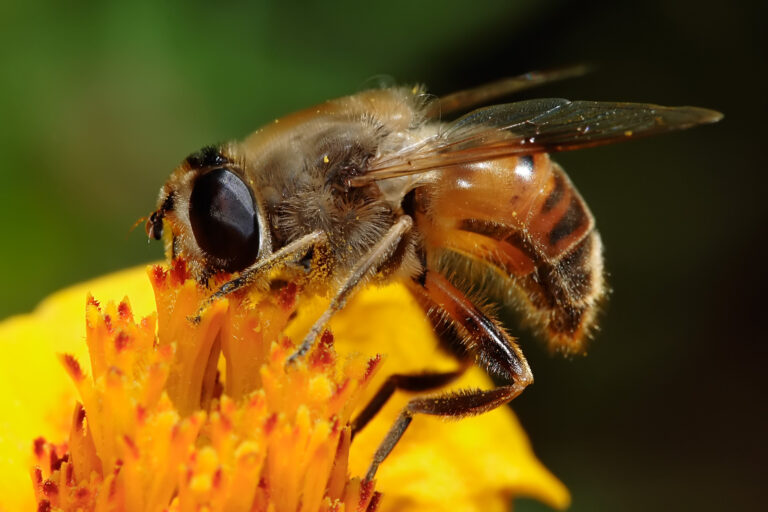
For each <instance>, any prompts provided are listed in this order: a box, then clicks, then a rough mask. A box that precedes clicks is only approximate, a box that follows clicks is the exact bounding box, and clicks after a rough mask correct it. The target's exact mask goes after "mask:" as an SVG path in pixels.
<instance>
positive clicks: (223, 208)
mask: <svg viewBox="0 0 768 512" xmlns="http://www.w3.org/2000/svg"><path fill="white" fill-rule="evenodd" d="M189 222H190V224H191V225H192V233H193V234H194V235H195V240H196V241H197V245H198V246H199V247H200V249H202V251H203V252H205V253H206V254H207V255H208V256H210V257H211V260H212V261H211V263H214V264H215V266H216V267H218V268H219V269H221V270H226V271H227V272H237V271H239V270H243V269H244V268H245V267H247V266H248V265H250V264H251V263H253V262H254V261H256V257H257V256H258V255H259V218H258V213H257V210H256V202H255V200H254V197H253V193H252V192H251V189H250V188H249V187H248V186H247V185H246V184H245V182H243V180H242V179H241V178H240V177H239V176H238V175H237V174H235V173H234V172H232V171H230V170H229V169H225V168H219V169H213V170H211V171H208V172H206V173H205V174H203V175H201V176H199V177H198V178H197V180H195V184H194V187H193V189H192V195H191V196H190V198H189Z"/></svg>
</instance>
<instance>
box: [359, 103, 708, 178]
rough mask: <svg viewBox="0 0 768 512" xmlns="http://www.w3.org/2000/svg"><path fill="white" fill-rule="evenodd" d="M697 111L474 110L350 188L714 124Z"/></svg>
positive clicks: (602, 106)
mask: <svg viewBox="0 0 768 512" xmlns="http://www.w3.org/2000/svg"><path fill="white" fill-rule="evenodd" d="M721 118H722V114H720V113H719V112H715V111H713V110H707V109H703V108H698V107H662V106H659V105H651V104H642V103H612V102H600V101H569V100H565V99H556V98H555V99H538V100H528V101H520V102H517V103H507V104H504V105H494V106H491V107H486V108H481V109H477V110H475V111H473V112H470V113H469V114H467V115H465V116H463V117H460V118H459V119H457V120H456V121H454V122H452V123H450V124H448V125H447V126H446V128H445V129H444V130H442V131H441V132H440V133H438V134H437V135H434V136H432V137H429V138H427V139H425V140H423V141H421V142H420V143H419V144H416V145H413V146H411V147H408V148H405V149H403V150H401V151H399V152H397V153H394V154H391V155H387V156H385V157H384V158H381V159H380V160H378V161H374V162H371V167H370V169H369V171H368V172H367V173H366V174H365V175H363V176H359V177H357V178H355V179H354V180H353V181H352V185H354V186H358V185H362V184H365V183H369V182H371V181H377V180H381V179H387V178H393V177H397V176H404V175H409V174H416V173H420V172H425V171H428V170H431V169H436V168H439V167H447V166H450V165H458V164H466V163H471V162H481V161H485V160H492V159H494V158H501V157H506V156H513V155H519V154H531V153H540V152H556V151H568V150H572V149H579V148H584V147H591V146H598V145H602V144H611V143H614V142H620V141H623V140H628V139H633V138H637V137H646V136H649V135H656V134H659V133H666V132H670V131H674V130H684V129H686V128H690V127H692V126H696V125H700V124H706V123H714V122H716V121H719V120H720V119H721Z"/></svg>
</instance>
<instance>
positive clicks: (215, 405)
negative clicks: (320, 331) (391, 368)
mask: <svg viewBox="0 0 768 512" xmlns="http://www.w3.org/2000/svg"><path fill="white" fill-rule="evenodd" d="M149 277H150V281H151V283H152V286H153V289H154V293H155V301H156V304H157V313H155V314H152V315H150V316H148V317H145V318H142V319H139V320H135V319H134V315H133V312H132V310H131V307H130V305H129V303H128V301H127V300H124V301H122V302H120V303H119V304H114V303H109V304H106V305H105V306H101V305H100V304H99V303H98V302H97V301H96V300H95V299H93V298H92V297H89V298H88V300H87V305H86V325H87V327H86V342H87V344H88V351H89V357H90V361H89V363H90V374H89V375H87V374H86V372H85V371H84V370H83V369H82V368H83V366H82V365H81V364H80V362H79V361H78V360H77V359H76V358H75V357H73V356H71V355H67V354H64V355H62V356H61V357H60V359H61V362H62V364H63V366H64V368H65V370H66V372H67V373H68V374H69V376H70V377H71V379H72V381H73V382H74V384H75V386H76V388H77V391H78V394H79V402H78V403H77V405H76V406H75V408H74V412H73V416H72V427H71V430H70V432H69V437H68V439H67V440H66V441H64V442H62V440H50V441H49V440H45V439H42V438H38V439H37V440H36V441H35V443H34V455H35V459H36V465H35V467H34V469H33V470H32V478H33V483H34V486H35V496H36V499H37V502H38V509H39V510H97V511H101V510H104V511H106V510H126V511H151V510H158V511H159V510H170V511H177V510H178V511H181V510H232V511H237V510H242V511H252V510H274V511H291V512H293V511H322V510H329V511H330V510H374V509H376V508H377V506H378V503H379V498H380V495H379V493H378V492H376V491H375V489H374V482H363V481H361V479H360V478H357V477H350V475H349V474H348V460H347V459H348V456H349V449H350V439H351V433H350V427H349V422H350V415H351V414H352V412H353V410H354V408H355V407H357V406H359V403H358V402H359V400H360V397H361V394H362V391H363V390H364V389H365V388H366V386H367V385H368V384H369V382H370V380H371V378H372V377H373V375H374V374H375V373H376V368H377V367H378V362H379V361H380V359H368V358H365V357H362V356H357V357H355V356H348V357H341V356H339V355H338V354H336V352H335V349H334V343H333V335H332V334H331V333H330V332H326V333H325V334H324V335H323V336H322V342H321V343H319V344H318V346H317V347H316V349H315V350H314V351H313V352H312V353H310V354H309V357H307V358H306V359H305V360H303V361H299V362H298V363H297V364H295V365H291V366H290V367H286V365H285V362H286V359H287V358H288V356H290V354H291V352H292V350H293V344H292V342H291V341H290V340H289V339H288V338H287V337H285V336H284V335H283V334H282V332H283V329H284V328H285V326H286V325H287V323H288V321H289V319H290V318H291V317H292V315H293V314H294V312H295V309H296V304H297V301H296V294H297V288H296V285H295V284H293V283H289V284H286V285H285V286H283V287H282V288H281V289H279V290H277V291H276V292H274V293H269V294H261V295H254V294H248V295H246V294H240V295H239V296H234V297H232V296H231V297H229V298H227V299H226V300H221V301H218V302H215V303H213V304H212V305H211V306H210V307H209V308H208V309H206V310H205V311H204V312H203V314H202V316H201V321H200V322H199V323H197V324H194V323H192V322H190V321H188V320H187V318H188V317H189V316H190V315H192V314H194V313H195V312H196V310H197V308H198V307H199V304H200V303H201V302H202V301H203V300H204V299H205V297H206V293H207V290H206V288H204V287H202V286H200V285H199V284H198V283H196V282H195V281H194V280H191V279H189V275H188V273H187V271H186V268H185V267H184V265H183V264H182V263H181V262H176V263H175V264H174V265H173V266H172V267H171V268H166V267H161V266H154V267H152V268H150V270H149Z"/></svg>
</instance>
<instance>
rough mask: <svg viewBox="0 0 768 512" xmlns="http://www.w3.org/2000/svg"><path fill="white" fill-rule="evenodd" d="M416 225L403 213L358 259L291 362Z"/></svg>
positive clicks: (306, 349)
mask: <svg viewBox="0 0 768 512" xmlns="http://www.w3.org/2000/svg"><path fill="white" fill-rule="evenodd" d="M412 226H413V219H411V218H410V217H409V216H408V215H403V216H401V217H400V218H398V219H397V221H396V222H395V223H394V224H393V225H392V227H391V228H389V231H387V232H386V233H385V234H384V236H383V237H381V240H379V241H378V242H376V244H375V245H374V246H373V247H371V249H370V250H369V251H368V253H366V255H365V256H363V257H362V258H361V259H360V261H358V262H357V263H355V265H354V266H353V267H352V270H351V271H350V272H349V274H348V275H347V276H346V277H345V279H344V282H343V283H342V285H341V287H340V288H339V289H338V290H337V291H336V295H335V296H334V297H333V299H331V303H330V304H329V305H328V308H327V309H326V310H325V312H323V314H322V315H321V316H320V318H318V319H317V320H316V321H315V323H314V325H312V328H311V329H310V330H309V332H308V333H307V335H306V336H305V337H304V341H302V343H301V345H300V346H299V348H298V349H296V352H294V353H293V355H291V357H289V358H288V363H292V362H293V361H295V360H296V358H298V357H301V356H303V355H304V354H306V353H307V351H308V350H309V349H310V348H312V345H313V344H314V343H315V340H316V339H317V337H318V336H319V335H320V332H321V331H322V330H323V328H324V327H325V326H326V324H327V323H328V321H330V319H331V317H332V316H333V315H334V313H336V312H337V311H339V310H340V309H342V308H343V307H344V305H345V304H346V303H347V300H348V299H349V298H350V297H351V296H352V294H353V293H354V292H355V291H357V288H358V287H359V285H360V284H361V283H363V282H364V281H365V278H366V277H367V276H368V275H369V274H371V273H373V272H375V271H376V270H378V269H379V268H380V267H381V265H382V264H383V263H385V262H386V261H387V259H388V258H389V257H390V256H391V255H392V253H393V252H394V251H395V250H396V249H397V246H398V244H399V243H400V240H401V239H402V238H403V235H405V234H406V233H407V232H408V231H410V230H411V227H412Z"/></svg>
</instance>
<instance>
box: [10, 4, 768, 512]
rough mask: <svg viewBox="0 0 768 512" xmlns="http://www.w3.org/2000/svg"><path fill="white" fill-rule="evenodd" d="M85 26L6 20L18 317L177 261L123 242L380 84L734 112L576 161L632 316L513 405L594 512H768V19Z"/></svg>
mask: <svg viewBox="0 0 768 512" xmlns="http://www.w3.org/2000/svg"><path fill="white" fill-rule="evenodd" d="M69 4H70V5H68V6H67V7H62V6H60V5H59V3H58V2H53V1H50V2H29V3H24V4H23V5H22V4H21V3H18V5H3V6H2V7H0V20H1V21H0V65H1V66H2V68H1V69H2V71H1V72H0V135H1V136H0V154H2V158H0V172H1V173H2V174H1V175H0V176H1V177H2V187H0V219H2V220H1V221H0V222H2V225H1V226H0V228H1V229H2V237H3V238H2V240H3V241H2V254H0V263H2V268H3V269H4V271H5V272H4V275H3V278H2V281H3V289H4V291H3V293H2V295H0V316H6V315H9V314H12V313H18V312H23V311H26V310H29V309H30V308H32V307H33V306H34V304H35V303H36V302H37V301H38V300H40V299H41V298H42V297H43V296H45V295H46V294H48V293H49V292H52V291H54V290H56V289H57V288H60V287H62V286H65V285H68V284H71V283H74V282H77V281H80V280H83V279H85V278H88V277H93V276H97V275H99V274H102V273H105V272H108V271H112V270H116V269H119V268H123V267H125V266H128V265H133V264H136V263H140V262H146V261H149V260H154V259H158V258H160V257H161V248H160V246H159V244H155V245H151V246H150V245H148V244H147V243H146V241H145V239H144V236H143V230H142V229H139V230H137V231H136V232H134V233H132V234H129V233H128V228H129V227H130V226H131V224H132V223H133V222H134V221H135V219H137V218H138V217H140V216H142V215H145V214H146V213H147V212H149V211H150V210H151V209H152V208H153V206H154V201H155V197H156V193H157V190H158V189H159V187H160V185H161V184H162V183H163V181H164V180H165V178H166V177H167V175H168V174H169V172H170V171H171V169H172V168H173V167H174V166H175V165H176V164H177V163H178V162H179V161H180V160H181V159H182V158H183V157H184V156H185V155H186V154H188V153H190V152H192V151H193V150H195V149H197V148H199V147H201V146H203V145H206V144H209V143H212V142H217V141H223V140H227V139H232V138H239V137H243V136H245V135H246V134H248V133H249V132H250V131H252V130H253V129H255V128H256V127H258V126H259V125H260V124H262V123H264V122H267V121H269V120H271V119H273V118H274V117H277V116H280V115H283V114H285V113H288V112H290V111H292V110H295V109H298V108H302V107H306V106H309V105H311V104H313V103H316V102H319V101H322V100H324V99H327V98H332V97H337V96H341V95H344V94H348V93H353V92H355V91H357V90H360V89H361V88H364V87H366V86H367V85H371V84H374V83H376V81H377V78H376V77H377V75H379V74H382V73H384V74H387V75H390V76H391V77H393V79H394V81H396V82H405V83H413V82H424V83H427V84H429V85H430V87H431V90H432V91H433V92H435V93H438V94H440V93H446V92H450V91H452V90H454V89H458V88H461V87H467V86H473V85H477V84H479V83H482V82H484V81H487V80H492V79H496V78H499V77H502V76H506V75H511V74H517V73H521V72H525V71H529V70H532V69H542V68H551V67H556V66H562V65H570V64H575V63H590V64H593V65H594V66H595V71H594V72H592V73H591V74H590V75H588V76H586V77H584V78H581V79H575V80H571V81H567V82H564V83H559V84H553V85H550V86H547V87H544V88H541V89H540V90H534V91H532V92H530V93H526V94H525V95H522V96H521V97H523V98H525V97H538V96H564V97H569V98H573V99H594V100H624V101H644V102H645V101H647V102H654V103H661V104H669V105H699V106H705V107H710V108H714V109H718V110H721V111H722V112H724V113H725V119H724V121H722V122H721V123H720V124H718V125H715V126H708V127H703V128H699V129H696V130H692V131H689V132H684V133H679V134H674V135H669V136H666V137H661V138H655V139H647V140H642V141H637V142H632V143H628V144H621V145H617V146H610V147H604V148H599V149H590V150H584V151H580V152H575V153H569V154H562V155H558V156H557V159H558V161H560V162H561V163H562V164H563V166H564V167H565V168H566V169H567V170H568V172H569V174H570V176H571V178H572V179H573V181H574V182H575V183H576V184H577V185H578V187H579V189H580V190H581V192H582V194H583V195H584V196H585V198H586V199H587V201H588V203H589V204H590V206H591V208H592V210H593V212H594V214H595V216H596V218H597V220H598V226H599V227H600V230H601V232H602V236H603V240H604V243H605V246H606V258H607V268H608V272H609V274H610V276H609V278H610V283H611V286H612V288H613V293H612V295H611V300H610V303H609V304H608V306H607V312H606V314H605V315H604V321H603V322H602V331H601V332H600V333H599V335H598V337H597V340H596V341H595V342H594V343H593V345H592V348H591V350H590V354H589V356H588V357H587V358H577V359H575V360H563V359H558V358H551V357H549V356H548V355H547V354H546V351H545V350H544V349H543V348H542V347H541V345H540V344H537V343H536V342H534V341H532V340H530V336H529V335H527V334H525V333H523V335H522V337H521V338H522V343H523V344H524V348H525V349H526V353H527V354H528V357H529V359H530V361H531V366H532V367H533V369H534V373H535V375H536V384H535V385H534V386H533V387H532V388H530V389H529V390H528V391H527V392H526V393H524V395H523V396H522V397H521V398H520V399H518V400H517V401H515V403H514V408H515V409H516V410H517V412H518V413H519V415H520V417H521V419H522V421H523V423H524V425H525V427H526V430H527V431H528V433H529V435H530V436H531V438H532V441H533V445H534V447H535V449H536V451H537V453H538V454H539V456H540V457H541V458H542V460H543V461H544V462H545V464H547V466H549V467H550V468H551V469H552V471H553V472H554V473H555V474H557V475H558V476H559V477H560V478H561V479H562V480H563V481H564V482H565V484H566V485H567V486H568V487H569V488H570V490H571V492H572V493H573V507H572V510H574V511H584V510H638V511H649V510H692V509H697V510H753V509H756V508H758V507H759V506H760V505H763V506H764V505H765V503H766V499H767V498H768V491H767V490H766V456H768V451H767V450H766V443H765V435H766V433H767V432H768V429H767V428H766V427H768V421H766V407H765V405H764V402H763V400H764V399H763V400H761V399H760V397H761V396H764V390H765V381H764V374H765V372H764V370H763V368H764V367H765V364H766V362H767V359H768V358H766V348H765V343H766V335H765V332H764V324H765V322H764V317H765V316H766V314H765V312H764V305H765V303H766V301H765V293H766V290H765V284H766V279H765V277H766V276H765V274H766V270H765V263H764V259H765V245H766V244H765V238H766V237H765V235H766V230H765V228H764V226H765V221H766V203H768V195H766V194H768V189H767V188H766V173H765V172H764V168H765V157H764V155H763V154H762V153H763V150H764V146H765V142H764V140H763V139H764V136H765V128H764V126H765V119H766V114H767V113H768V112H766V100H765V95H766V91H768V84H767V83H766V80H765V77H764V76H763V74H764V69H765V67H766V60H765V57H766V49H767V48H768V45H767V44H766V35H765V29H764V22H765V20H766V9H765V7H764V4H765V3H764V2H757V1H756V2H754V3H753V4H749V3H746V2H736V1H734V2H723V3H715V2H700V1H694V0H676V1H662V0H652V1H647V2H638V3H637V4H639V5H635V2H615V1H613V2H607V1H606V2H601V1H597V2H575V1H574V2H569V1H564V0H560V1H554V0H550V1H535V0H528V1H520V2H487V3H479V2H473V3H472V5H471V7H470V6H469V4H468V3H467V2H464V1H458V0H442V1H440V2H433V3H422V2H413V1H402V0H396V1H390V2H387V3H386V4H382V5H381V6H370V5H369V4H368V3H367V2H341V3H337V4H329V3H328V2H310V3H309V4H307V7H304V8H302V9H301V10H300V11H297V10H296V8H293V7H290V6H289V5H288V4H289V2H274V3H270V5H259V6H257V5H255V4H254V5H246V4H244V3H239V2H225V3H224V4H223V5H221V6H217V7H214V6H211V5H208V4H207V3H203V2H199V3H196V2H193V3H181V2H165V3H162V5H161V3H159V2H148V1H147V2H142V1H137V2H133V3H130V4H128V3H125V5H113V6H108V5H104V4H102V3H97V2H70V3H69ZM761 30H762V33H761V32H760V31H761ZM760 404H763V405H760ZM543 508H544V507H543V506H541V505H538V504H536V503H534V502H531V501H527V500H521V501H520V502H518V509H519V510H541V509H543Z"/></svg>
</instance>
